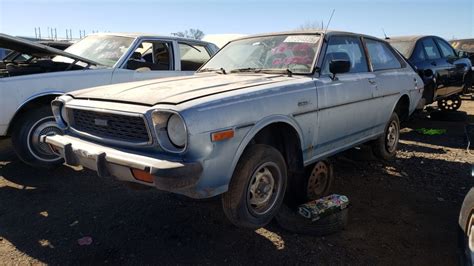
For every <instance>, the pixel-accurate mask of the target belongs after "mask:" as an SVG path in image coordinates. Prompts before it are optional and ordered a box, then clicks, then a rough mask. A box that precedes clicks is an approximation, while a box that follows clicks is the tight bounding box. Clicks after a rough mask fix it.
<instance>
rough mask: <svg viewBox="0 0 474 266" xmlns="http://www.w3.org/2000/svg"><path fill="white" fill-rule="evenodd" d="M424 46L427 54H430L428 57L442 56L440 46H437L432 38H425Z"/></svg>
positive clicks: (436, 57)
mask: <svg viewBox="0 0 474 266" xmlns="http://www.w3.org/2000/svg"><path fill="white" fill-rule="evenodd" d="M423 47H424V48H425V52H426V56H428V59H439V58H441V55H440V54H439V51H438V48H437V47H436V44H435V43H434V41H433V40H432V39H431V38H427V39H424V40H423Z"/></svg>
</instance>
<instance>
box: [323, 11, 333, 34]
mask: <svg viewBox="0 0 474 266" xmlns="http://www.w3.org/2000/svg"><path fill="white" fill-rule="evenodd" d="M334 12H336V9H333V10H332V13H331V17H330V18H329V21H328V24H326V29H325V30H324V34H326V32H328V28H329V24H331V20H332V16H334Z"/></svg>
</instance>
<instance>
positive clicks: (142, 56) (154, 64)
mask: <svg viewBox="0 0 474 266" xmlns="http://www.w3.org/2000/svg"><path fill="white" fill-rule="evenodd" d="M172 58H173V53H172V50H171V44H170V43H167V42H159V41H153V42H152V41H144V42H142V43H140V45H139V46H138V47H137V48H136V49H135V51H133V53H132V55H131V56H130V58H129V59H128V61H127V66H126V68H127V69H131V70H137V69H149V70H171V67H172V65H173V64H172V62H171V60H172Z"/></svg>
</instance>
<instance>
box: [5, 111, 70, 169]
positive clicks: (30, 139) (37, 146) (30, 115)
mask: <svg viewBox="0 0 474 266" xmlns="http://www.w3.org/2000/svg"><path fill="white" fill-rule="evenodd" d="M52 127H55V128H52ZM42 128H44V129H43V130H41V129H42ZM52 131H54V132H56V133H59V132H61V130H60V129H59V128H58V127H57V126H56V122H55V120H54V117H53V114H52V111H51V107H49V106H41V107H38V108H36V109H34V110H31V111H28V112H26V113H24V114H22V115H21V117H20V118H19V120H17V121H15V124H14V126H13V129H12V144H13V150H14V151H15V153H16V154H17V155H18V157H19V158H20V159H21V160H22V161H23V162H25V163H26V164H29V165H31V166H33V167H44V168H52V167H55V166H58V165H60V164H62V162H63V159H62V158H61V157H59V156H57V155H54V153H52V152H51V151H50V150H49V147H48V146H47V145H46V144H44V143H43V144H41V143H39V137H40V135H42V134H45V133H48V132H52ZM35 133H39V134H36V135H35Z"/></svg>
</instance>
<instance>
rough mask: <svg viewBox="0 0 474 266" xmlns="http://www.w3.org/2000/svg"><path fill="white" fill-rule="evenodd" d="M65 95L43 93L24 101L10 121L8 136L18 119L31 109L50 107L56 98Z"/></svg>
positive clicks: (61, 93)
mask: <svg viewBox="0 0 474 266" xmlns="http://www.w3.org/2000/svg"><path fill="white" fill-rule="evenodd" d="M63 94H64V92H62V91H47V92H42V93H38V94H35V95H32V96H30V97H29V98H27V99H26V100H24V101H23V102H22V103H21V104H20V105H19V106H18V108H17V109H16V111H15V114H14V115H13V117H12V118H11V119H10V122H9V124H8V128H7V135H8V136H10V135H11V133H12V129H13V127H14V125H15V122H16V121H18V118H20V117H21V116H22V115H23V114H24V113H26V112H27V111H28V110H30V108H35V107H38V106H42V105H49V104H50V103H51V101H52V100H54V99H55V98H56V97H58V96H61V95H63Z"/></svg>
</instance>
